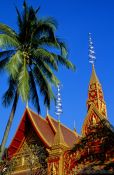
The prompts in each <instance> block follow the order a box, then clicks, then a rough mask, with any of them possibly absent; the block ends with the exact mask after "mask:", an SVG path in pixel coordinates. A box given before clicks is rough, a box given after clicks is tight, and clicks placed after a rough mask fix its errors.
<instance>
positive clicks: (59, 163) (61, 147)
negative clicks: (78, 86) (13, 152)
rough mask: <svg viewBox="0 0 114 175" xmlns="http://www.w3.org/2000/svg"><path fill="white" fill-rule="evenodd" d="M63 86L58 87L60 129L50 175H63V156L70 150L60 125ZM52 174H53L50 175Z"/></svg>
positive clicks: (54, 142)
mask: <svg viewBox="0 0 114 175" xmlns="http://www.w3.org/2000/svg"><path fill="white" fill-rule="evenodd" d="M60 90H61V86H60V84H58V86H57V97H56V110H55V114H56V115H57V117H58V127H57V130H56V133H55V137H54V141H53V144H52V147H51V151H50V152H49V158H48V159H49V162H51V163H50V164H49V165H48V167H49V168H48V169H49V170H50V171H49V172H48V174H49V175H55V174H59V175H63V155H64V152H65V151H66V150H68V149H69V147H68V145H67V144H66V142H65V140H64V135H63V132H62V128H61V123H60V115H61V113H62V100H61V93H60ZM50 172H51V173H50Z"/></svg>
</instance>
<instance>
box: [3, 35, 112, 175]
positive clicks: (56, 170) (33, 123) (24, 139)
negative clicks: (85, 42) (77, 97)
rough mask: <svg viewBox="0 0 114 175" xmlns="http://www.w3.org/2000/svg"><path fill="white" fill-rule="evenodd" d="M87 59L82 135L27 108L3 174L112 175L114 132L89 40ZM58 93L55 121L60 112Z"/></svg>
mask: <svg viewBox="0 0 114 175" xmlns="http://www.w3.org/2000/svg"><path fill="white" fill-rule="evenodd" d="M89 57H90V62H91V63H92V73H91V78H90V82H89V87H88V99H87V103H86V104H87V114H86V116H85V120H84V123H83V125H82V130H81V134H78V133H77V132H76V130H71V129H69V128H67V127H66V126H64V125H63V124H62V123H61V122H60V120H59V119H58V121H57V120H55V119H54V118H53V117H52V116H50V115H49V114H47V115H46V117H45V118H42V117H41V116H40V115H38V114H36V113H35V112H33V111H32V110H31V109H30V108H28V107H27V108H26V109H25V112H24V114H23V116H22V119H21V121H20V124H19V126H18V128H17V131H16V133H15V135H14V137H13V139H12V141H11V144H10V145H9V147H8V150H7V155H6V159H5V160H6V164H5V167H3V171H2V172H4V173H3V174H8V173H10V174H11V175H29V174H30V175H82V174H84V175H86V174H96V175H98V174H103V173H104V174H107V175H108V174H114V128H113V127H112V126H111V124H110V123H109V121H108V118H107V109H106V103H105V100H104V95H103V90H102V86H101V84H100V81H99V79H98V77H97V75H96V71H95V67H94V60H95V54H94V50H93V43H92V41H91V36H89ZM59 90H60V89H58V104H57V106H56V109H57V111H56V114H57V115H58V118H59V115H60V113H61V112H62V110H61V100H60V91H59Z"/></svg>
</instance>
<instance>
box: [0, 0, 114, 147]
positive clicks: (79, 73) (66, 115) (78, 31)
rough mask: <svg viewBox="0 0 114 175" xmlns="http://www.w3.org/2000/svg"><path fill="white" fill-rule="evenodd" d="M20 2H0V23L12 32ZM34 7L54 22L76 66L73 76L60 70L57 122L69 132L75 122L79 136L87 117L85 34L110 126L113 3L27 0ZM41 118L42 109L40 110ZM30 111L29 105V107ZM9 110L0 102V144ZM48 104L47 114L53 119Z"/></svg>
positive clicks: (1, 87)
mask: <svg viewBox="0 0 114 175" xmlns="http://www.w3.org/2000/svg"><path fill="white" fill-rule="evenodd" d="M22 2H23V1H22V0H1V3H0V22H2V23H5V24H7V25H9V26H11V27H12V28H14V29H15V30H17V27H16V22H17V21H16V12H15V7H14V6H15V5H17V6H18V7H19V9H20V10H21V8H22ZM28 3H29V4H31V5H33V6H34V7H36V8H37V7H38V6H39V5H40V7H41V9H40V16H41V17H45V16H52V17H54V18H55V19H56V20H57V22H58V30H57V33H56V34H57V36H59V37H60V38H63V39H64V40H65V41H66V43H67V45H68V48H69V59H70V60H71V61H72V62H73V63H74V64H75V65H76V72H72V71H69V70H66V69H65V68H64V67H60V70H59V73H57V76H58V78H59V79H60V80H61V82H62V84H63V87H62V103H63V114H62V115H61V122H63V123H64V124H65V125H67V126H68V127H70V128H71V129H73V123H74V120H75V123H76V129H77V132H78V133H80V131H81V127H82V124H83V121H84V118H85V116H86V113H87V108H86V100H87V92H88V84H89V80H90V75H91V65H90V64H89V62H88V33H89V32H91V33H92V38H93V42H94V46H95V52H96V58H97V60H96V63H95V68H96V72H97V75H98V77H99V80H100V82H101V84H102V87H103V91H104V97H105V101H106V104H107V112H108V118H109V121H110V122H111V123H112V124H113V125H114V1H113V0H54V1H53V0H28ZM0 77H1V78H0V99H1V98H2V95H3V92H4V91H5V89H6V87H7V81H6V76H5V75H3V74H1V76H0ZM41 105H42V116H43V117H45V114H46V109H45V108H44V107H43V103H42V98H41ZM30 107H31V105H30ZM10 110H11V107H9V108H3V107H2V104H1V100H0V141H1V139H2V136H3V131H4V129H5V126H6V122H7V120H8V117H9V114H10ZM24 110H25V104H23V103H22V102H21V100H20V101H19V104H18V107H17V111H16V114H15V119H14V121H13V125H12V128H11V132H10V135H9V138H8V142H7V144H9V143H10V141H11V138H12V137H13V135H14V133H15V130H16V128H17V126H18V124H19V121H20V119H21V117H22V114H23V112H24ZM54 111H55V107H54V105H53V104H52V106H51V110H50V112H49V113H50V114H51V115H52V116H53V117H54V118H56V116H55V113H54Z"/></svg>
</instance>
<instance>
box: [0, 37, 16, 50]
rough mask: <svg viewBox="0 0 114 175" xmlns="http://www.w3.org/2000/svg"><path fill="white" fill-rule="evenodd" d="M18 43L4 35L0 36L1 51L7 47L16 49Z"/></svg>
mask: <svg viewBox="0 0 114 175" xmlns="http://www.w3.org/2000/svg"><path fill="white" fill-rule="evenodd" d="M18 46H19V43H18V41H17V40H16V39H14V38H13V37H10V36H8V35H6V34H0V47H1V48H3V49H7V48H9V47H13V48H15V47H18Z"/></svg>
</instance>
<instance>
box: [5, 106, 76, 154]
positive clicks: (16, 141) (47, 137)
mask: <svg viewBox="0 0 114 175" xmlns="http://www.w3.org/2000/svg"><path fill="white" fill-rule="evenodd" d="M27 119H29V120H30V122H31V124H32V126H33V128H34V129H35V131H36V133H37V135H38V137H39V138H40V139H41V140H42V142H43V143H44V145H45V147H47V148H50V147H51V146H52V144H53V141H54V136H55V133H56V130H57V126H58V125H57V124H58V121H56V120H55V119H53V118H52V117H50V116H47V117H46V119H44V118H42V117H41V116H39V115H38V114H36V113H34V112H33V111H32V110H30V109H26V110H25V112H24V114H23V117H22V119H21V122H20V124H19V127H18V129H17V131H16V134H15V136H14V138H13V140H12V142H11V144H10V146H9V148H8V155H9V157H12V156H13V155H14V154H15V153H16V152H17V151H18V150H19V148H20V147H21V145H22V143H23V141H24V139H25V131H26V129H27V128H26V127H27V124H26V122H27ZM61 130H62V132H63V137H64V140H65V142H66V143H67V145H68V146H69V147H72V146H73V145H74V143H75V142H76V138H77V137H78V134H76V133H75V132H74V131H71V130H70V129H68V128H67V127H65V126H64V125H62V124H61Z"/></svg>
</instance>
